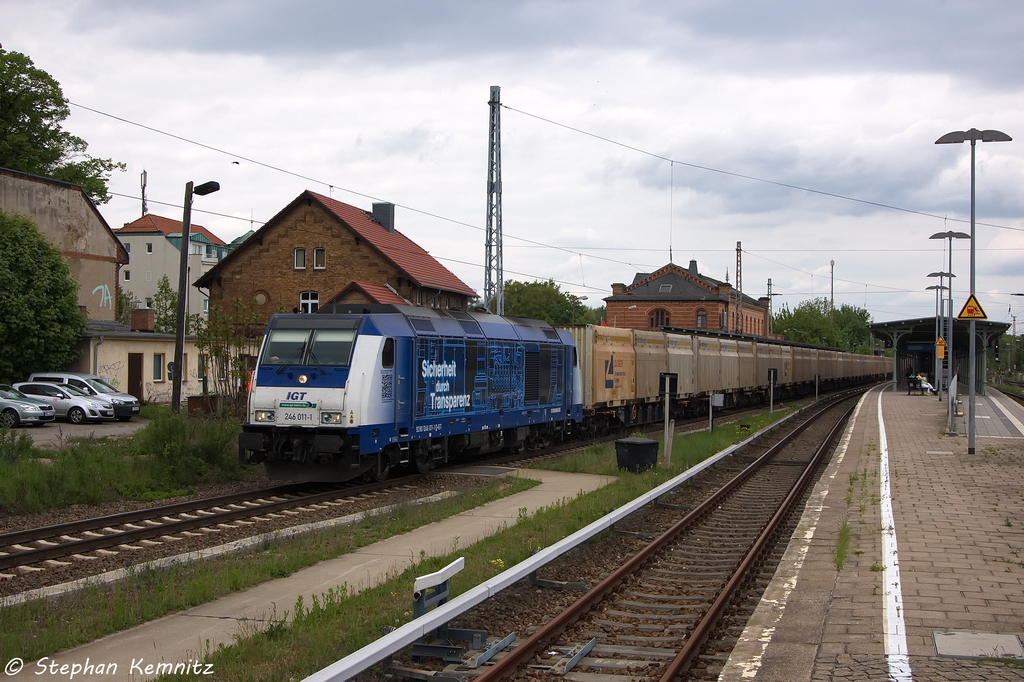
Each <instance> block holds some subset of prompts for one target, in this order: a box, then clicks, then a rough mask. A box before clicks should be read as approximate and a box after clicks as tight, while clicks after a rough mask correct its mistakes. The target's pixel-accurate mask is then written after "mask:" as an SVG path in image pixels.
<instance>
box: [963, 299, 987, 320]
mask: <svg viewBox="0 0 1024 682" xmlns="http://www.w3.org/2000/svg"><path fill="white" fill-rule="evenodd" d="M956 319H958V320H987V319H988V315H986V314H985V310H984V309H983V308H982V307H981V304H980V303H978V299H976V298H974V294H971V295H970V296H969V297H968V298H967V303H964V307H963V308H962V309H961V310H960V314H959V315H957V316H956Z"/></svg>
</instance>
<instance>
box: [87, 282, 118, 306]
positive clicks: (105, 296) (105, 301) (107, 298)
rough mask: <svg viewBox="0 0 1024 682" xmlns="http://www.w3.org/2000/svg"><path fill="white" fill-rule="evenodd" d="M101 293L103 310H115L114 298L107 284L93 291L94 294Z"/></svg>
mask: <svg viewBox="0 0 1024 682" xmlns="http://www.w3.org/2000/svg"><path fill="white" fill-rule="evenodd" d="M96 292H99V294H100V307H101V308H113V307H114V297H113V296H111V295H110V287H108V286H107V285H106V284H101V285H99V286H98V287H96V288H95V289H93V290H92V293H94V294H95V293H96Z"/></svg>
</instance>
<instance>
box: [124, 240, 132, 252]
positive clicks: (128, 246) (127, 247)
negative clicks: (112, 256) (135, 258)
mask: <svg viewBox="0 0 1024 682" xmlns="http://www.w3.org/2000/svg"><path fill="white" fill-rule="evenodd" d="M124 250H125V252H126V253H131V252H132V243H131V242H125V243H124Z"/></svg>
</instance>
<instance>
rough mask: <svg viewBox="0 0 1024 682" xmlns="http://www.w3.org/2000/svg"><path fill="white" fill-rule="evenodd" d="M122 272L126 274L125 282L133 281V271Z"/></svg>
mask: <svg viewBox="0 0 1024 682" xmlns="http://www.w3.org/2000/svg"><path fill="white" fill-rule="evenodd" d="M121 272H123V273H124V281H125V282H130V281H132V271H131V270H122V271H121Z"/></svg>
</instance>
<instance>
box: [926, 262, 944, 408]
mask: <svg viewBox="0 0 1024 682" xmlns="http://www.w3.org/2000/svg"><path fill="white" fill-rule="evenodd" d="M932 274H936V275H942V274H945V273H938V272H936V273H932ZM941 281H942V280H941V279H940V280H939V282H941ZM948 288H949V287H947V286H943V285H942V284H933V285H931V286H929V287H925V290H926V291H931V290H932V289H934V290H935V340H936V341H938V340H939V338H940V337H941V336H942V332H941V331H940V327H939V319H940V317H941V315H940V314H939V292H940V291H942V290H944V289H948ZM943 352H945V349H943ZM943 359H944V358H940V357H939V350H938V348H936V349H935V392H936V393H938V394H939V402H941V401H942V361H943Z"/></svg>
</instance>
